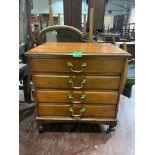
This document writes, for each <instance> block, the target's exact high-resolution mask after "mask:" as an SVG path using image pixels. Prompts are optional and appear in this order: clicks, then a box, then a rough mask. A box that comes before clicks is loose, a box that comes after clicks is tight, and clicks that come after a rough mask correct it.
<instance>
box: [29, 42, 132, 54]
mask: <svg viewBox="0 0 155 155" xmlns="http://www.w3.org/2000/svg"><path fill="white" fill-rule="evenodd" d="M73 52H82V55H83V56H123V57H128V56H130V54H129V53H128V52H126V51H124V50H122V49H120V48H118V47H116V46H114V45H112V44H110V43H51V42H47V43H45V44H42V45H40V46H37V47H35V48H33V49H31V50H29V51H28V52H26V55H28V56H32V57H33V56H60V57H61V56H73Z"/></svg>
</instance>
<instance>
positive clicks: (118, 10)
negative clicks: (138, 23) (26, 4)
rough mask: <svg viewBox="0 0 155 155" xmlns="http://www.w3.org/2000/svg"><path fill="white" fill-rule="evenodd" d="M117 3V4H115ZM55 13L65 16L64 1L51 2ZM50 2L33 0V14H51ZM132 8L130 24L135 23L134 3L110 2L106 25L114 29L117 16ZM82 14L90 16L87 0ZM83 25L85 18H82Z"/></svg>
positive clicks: (119, 0)
mask: <svg viewBox="0 0 155 155" xmlns="http://www.w3.org/2000/svg"><path fill="white" fill-rule="evenodd" d="M113 3H115V4H113ZM51 4H52V8H53V13H54V15H56V16H57V14H58V13H60V14H63V0H57V1H56V0H51ZM48 6H49V0H33V9H32V13H37V14H39V13H49V10H48ZM121 6H122V7H121ZM125 7H126V8H128V7H130V8H131V9H130V11H129V12H128V14H129V15H130V18H129V22H131V23H133V22H135V17H134V15H135V8H134V3H133V2H127V1H125V0H118V1H116V0H112V1H109V3H108V4H107V6H106V8H105V20H104V22H105V24H106V25H110V28H112V27H113V20H114V16H115V15H122V14H124V13H127V11H125V9H124V8H125ZM108 10H112V13H109V12H108ZM82 14H88V5H87V4H86V0H83V1H82ZM61 21H62V23H61V24H63V15H61ZM82 23H83V16H82Z"/></svg>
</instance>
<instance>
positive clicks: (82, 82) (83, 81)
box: [68, 79, 87, 89]
mask: <svg viewBox="0 0 155 155" xmlns="http://www.w3.org/2000/svg"><path fill="white" fill-rule="evenodd" d="M86 82H87V80H86V79H82V80H81V82H80V83H81V86H79V87H77V86H74V82H73V80H72V79H69V80H68V83H69V84H71V86H72V88H74V89H81V88H83V86H84V84H85V83H86Z"/></svg>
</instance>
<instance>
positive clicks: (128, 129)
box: [19, 95, 135, 155]
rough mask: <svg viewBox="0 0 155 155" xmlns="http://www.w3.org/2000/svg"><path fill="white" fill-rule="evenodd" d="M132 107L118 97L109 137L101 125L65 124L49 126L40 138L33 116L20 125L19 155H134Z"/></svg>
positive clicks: (122, 97)
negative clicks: (116, 117)
mask: <svg viewBox="0 0 155 155" xmlns="http://www.w3.org/2000/svg"><path fill="white" fill-rule="evenodd" d="M21 98H22V95H20V100H22V99H21ZM23 104H24V103H23ZM134 104H135V103H134V100H131V99H129V98H127V97H125V96H121V100H120V106H119V112H118V125H117V128H116V131H115V132H113V133H111V134H106V133H105V129H106V126H104V125H101V124H77V126H75V125H76V124H68V123H67V124H53V125H49V126H48V127H47V131H46V132H44V133H42V134H39V133H38V130H37V127H36V122H35V121H34V122H33V119H34V113H33V114H32V115H30V116H29V117H27V118H26V119H24V120H23V121H21V122H20V133H19V134H20V139H19V144H20V148H19V149H20V150H19V152H20V155H134V152H135V113H134V107H135V105H134ZM21 106H22V103H21V104H20V107H21ZM32 122H33V125H32V128H29V127H30V124H31V123H32Z"/></svg>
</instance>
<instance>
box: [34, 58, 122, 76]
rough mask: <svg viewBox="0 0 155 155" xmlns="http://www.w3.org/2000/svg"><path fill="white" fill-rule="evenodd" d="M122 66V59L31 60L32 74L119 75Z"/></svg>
mask: <svg viewBox="0 0 155 155" xmlns="http://www.w3.org/2000/svg"><path fill="white" fill-rule="evenodd" d="M123 65H124V60H123V59H116V60H113V59H60V58H59V59H58V58H55V59H54V58H51V59H39V58H38V59H37V58H36V59H34V58H33V59H32V68H33V71H34V72H55V73H60V72H61V73H63V72H65V73H100V74H101V73H102V74H103V73H106V74H111V73H118V74H120V73H121V72H122V68H123Z"/></svg>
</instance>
